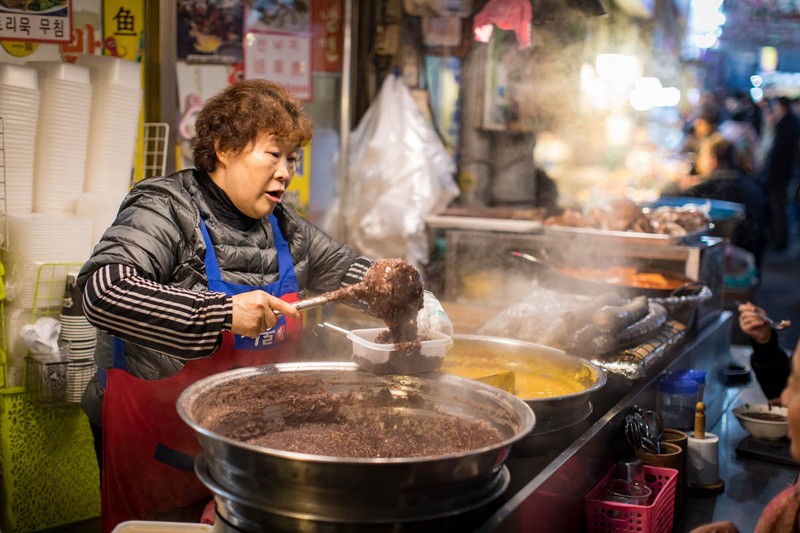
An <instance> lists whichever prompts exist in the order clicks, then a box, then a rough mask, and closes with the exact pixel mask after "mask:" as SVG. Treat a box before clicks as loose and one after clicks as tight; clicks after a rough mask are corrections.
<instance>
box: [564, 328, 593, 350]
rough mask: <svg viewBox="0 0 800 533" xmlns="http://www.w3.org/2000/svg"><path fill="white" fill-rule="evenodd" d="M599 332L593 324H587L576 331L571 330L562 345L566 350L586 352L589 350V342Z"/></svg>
mask: <svg viewBox="0 0 800 533" xmlns="http://www.w3.org/2000/svg"><path fill="white" fill-rule="evenodd" d="M598 334H599V332H598V331H597V329H596V328H595V327H594V324H587V325H585V326H583V327H582V328H580V329H579V330H577V331H573V332H572V333H571V334H570V335H569V336H568V337H567V341H566V343H565V345H564V347H565V348H566V350H567V351H569V352H574V353H577V354H586V353H587V352H588V351H589V344H590V342H591V341H592V339H594V338H595V337H597V335H598Z"/></svg>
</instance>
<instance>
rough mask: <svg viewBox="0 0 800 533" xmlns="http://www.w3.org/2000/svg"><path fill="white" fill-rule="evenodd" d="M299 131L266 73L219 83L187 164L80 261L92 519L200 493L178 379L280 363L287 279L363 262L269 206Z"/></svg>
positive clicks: (288, 310)
mask: <svg viewBox="0 0 800 533" xmlns="http://www.w3.org/2000/svg"><path fill="white" fill-rule="evenodd" d="M311 134H312V124H311V122H310V120H309V119H308V118H307V117H306V116H305V115H304V113H303V110H302V108H301V105H300V103H299V102H298V101H297V100H296V99H295V98H294V97H293V96H292V95H291V94H290V93H289V92H288V91H287V90H286V89H285V88H283V87H281V86H280V85H277V84H275V83H271V82H268V81H265V80H250V81H245V82H241V83H238V84H236V85H233V86H231V87H228V88H226V89H225V90H223V91H222V92H221V93H219V94H218V95H216V96H214V97H213V98H211V99H210V100H209V101H208V102H206V104H205V105H204V107H203V109H202V110H201V111H200V112H199V114H198V116H197V121H196V135H197V136H196V139H195V141H194V159H195V165H196V167H197V168H194V169H187V170H183V171H180V172H177V173H175V174H173V175H171V176H166V177H157V178H150V179H147V180H144V181H142V182H140V183H138V184H137V185H136V186H135V187H134V188H133V189H132V190H131V192H130V193H129V194H128V196H127V197H126V198H125V200H123V202H122V205H121V206H120V210H119V213H118V215H117V218H116V220H115V221H114V223H113V225H112V226H111V227H110V228H108V230H106V232H105V234H104V235H103V237H102V239H101V242H100V243H99V244H98V245H97V246H96V247H95V250H94V252H93V255H92V257H91V258H90V259H89V261H88V262H87V263H86V264H85V265H84V267H83V269H82V270H81V272H80V274H79V277H78V283H79V286H80V287H81V288H82V290H83V291H84V311H85V314H86V316H87V318H88V319H89V321H90V322H91V323H92V324H93V325H94V326H95V327H97V328H98V330H99V334H98V346H97V350H96V353H95V360H96V362H97V365H98V368H99V371H98V376H97V379H96V380H93V381H92V382H91V383H90V384H89V386H88V387H87V389H86V391H85V393H84V396H83V402H82V403H83V407H84V409H85V411H86V413H87V415H88V417H89V421H90V422H91V424H92V429H93V434H94V435H95V447H96V450H97V451H98V455H99V456H102V489H103V490H102V492H103V497H102V516H101V526H102V529H103V531H109V530H110V529H113V527H114V526H115V525H116V524H118V523H120V522H122V521H125V520H133V519H138V520H144V519H156V518H160V519H177V518H178V517H179V515H177V514H176V513H177V511H176V510H179V509H181V508H187V507H189V508H194V507H195V506H196V504H200V505H201V504H202V503H204V502H206V501H208V499H209V493H208V491H207V490H206V489H205V487H203V486H202V485H201V484H200V483H199V481H198V480H197V479H196V478H195V476H194V474H193V469H192V464H193V457H194V456H195V455H197V454H198V453H199V451H200V450H199V446H198V444H197V441H196V438H195V436H194V434H193V432H192V431H191V430H190V429H189V428H188V427H187V426H186V425H185V424H184V423H183V422H182V421H181V420H180V419H179V417H178V415H177V412H176V409H175V403H176V400H177V397H178V396H179V395H180V393H181V391H182V390H183V389H184V388H185V387H186V386H188V385H189V384H191V383H192V382H194V381H196V380H198V379H200V378H202V377H205V376H207V375H210V374H213V373H217V372H221V371H224V370H227V369H230V368H235V367H241V366H250V365H256V364H265V363H272V362H276V361H280V360H283V359H285V358H286V357H287V356H289V355H291V353H292V348H291V345H292V342H291V341H292V340H294V339H295V338H296V337H297V336H298V334H299V333H300V327H301V324H300V315H299V313H298V312H297V311H296V310H295V309H294V307H293V306H292V305H290V303H291V302H293V301H296V300H298V299H299V297H300V293H301V291H304V290H306V289H310V290H313V291H330V290H334V289H337V288H339V287H341V286H346V285H350V284H352V283H356V282H358V281H360V280H361V279H362V278H363V275H364V273H365V272H366V271H367V270H368V268H369V267H370V265H371V263H372V262H371V260H370V259H367V258H364V257H359V256H358V255H357V254H356V253H355V252H354V251H353V250H351V249H350V248H348V247H347V246H345V245H342V244H340V243H337V242H335V241H334V240H333V239H331V238H330V237H328V236H327V235H326V234H324V233H323V232H322V231H321V230H319V229H318V228H316V227H315V226H313V225H312V224H310V223H309V222H307V221H306V220H304V219H303V218H301V217H300V216H298V215H297V214H296V213H295V212H294V211H293V210H292V209H291V208H289V207H288V206H286V205H284V204H283V203H282V202H281V198H282V196H283V194H284V193H285V191H286V189H287V187H288V186H289V184H290V182H291V180H292V177H293V175H294V172H295V167H296V165H297V161H298V157H299V154H300V149H301V147H302V146H303V145H305V144H306V143H308V142H309V140H310V138H311ZM426 296H427V298H426V306H431V305H437V304H438V302H436V301H435V298H432V297H431V295H430V294H427V295H426ZM439 309H440V308H439ZM274 311H280V312H281V313H282V314H283V316H281V317H280V318H276V316H275V313H274ZM423 312H428V311H426V310H423ZM443 323H444V324H446V325H447V324H449V321H444V322H443ZM101 406H102V409H101ZM101 428H102V431H101ZM101 438H102V446H100V443H101V440H100V439H101ZM196 517H197V518H199V513H198V514H197V515H196Z"/></svg>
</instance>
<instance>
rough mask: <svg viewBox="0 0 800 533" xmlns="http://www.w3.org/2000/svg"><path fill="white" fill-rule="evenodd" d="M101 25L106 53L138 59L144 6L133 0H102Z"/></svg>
mask: <svg viewBox="0 0 800 533" xmlns="http://www.w3.org/2000/svg"><path fill="white" fill-rule="evenodd" d="M103 26H104V27H105V30H106V31H105V47H106V48H105V49H106V55H110V56H114V57H121V58H123V59H128V60H130V61H140V60H141V57H142V33H143V32H144V6H143V5H142V2H138V1H135V0H104V1H103Z"/></svg>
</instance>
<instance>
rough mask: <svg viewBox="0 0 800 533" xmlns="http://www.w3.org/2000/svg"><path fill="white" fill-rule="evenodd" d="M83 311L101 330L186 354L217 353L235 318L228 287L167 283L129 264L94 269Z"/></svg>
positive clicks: (190, 356)
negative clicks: (198, 289)
mask: <svg viewBox="0 0 800 533" xmlns="http://www.w3.org/2000/svg"><path fill="white" fill-rule="evenodd" d="M83 311H84V314H85V315H86V318H87V319H88V320H89V322H91V323H92V325H93V326H95V327H96V328H98V329H100V330H103V331H106V332H108V333H110V334H112V335H115V336H117V337H119V338H121V339H123V340H125V341H129V342H132V343H135V344H138V345H140V346H144V347H146V348H150V349H152V350H157V351H159V352H163V353H165V354H168V355H171V356H174V357H178V358H181V359H193V358H200V357H206V356H209V355H211V354H212V353H214V351H215V350H216V349H217V347H218V346H219V344H220V342H221V338H222V336H221V333H222V331H223V330H227V331H229V330H230V329H231V322H232V320H233V304H232V300H231V298H230V297H228V296H227V295H225V294H224V293H220V292H196V291H190V290H186V289H181V288H177V287H171V286H169V285H162V284H160V283H156V282H153V281H150V280H148V279H146V278H144V277H142V276H140V275H139V273H138V272H137V271H136V269H135V268H133V267H130V266H125V265H105V266H104V267H102V268H100V269H99V270H97V271H95V272H94V274H92V276H91V277H90V278H89V280H88V281H87V283H86V288H85V289H84V291H83Z"/></svg>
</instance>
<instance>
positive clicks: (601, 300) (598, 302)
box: [561, 292, 623, 330]
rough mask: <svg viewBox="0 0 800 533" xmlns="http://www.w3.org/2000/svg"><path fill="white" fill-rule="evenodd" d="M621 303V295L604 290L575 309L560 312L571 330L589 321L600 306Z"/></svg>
mask: <svg viewBox="0 0 800 533" xmlns="http://www.w3.org/2000/svg"><path fill="white" fill-rule="evenodd" d="M622 303H623V300H622V296H620V295H619V294H617V293H616V292H604V293H603V294H600V295H598V296H595V297H594V298H592V299H591V300H590V301H589V302H587V303H586V304H585V305H583V306H581V307H578V308H577V309H572V310H571V311H564V312H563V313H561V318H562V319H563V320H564V322H565V323H566V326H567V328H568V329H570V330H573V329H577V328H580V327H583V326H585V325H586V324H588V323H589V322H591V321H592V317H593V316H594V314H595V312H596V311H597V310H598V309H600V308H601V307H605V306H607V305H622Z"/></svg>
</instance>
